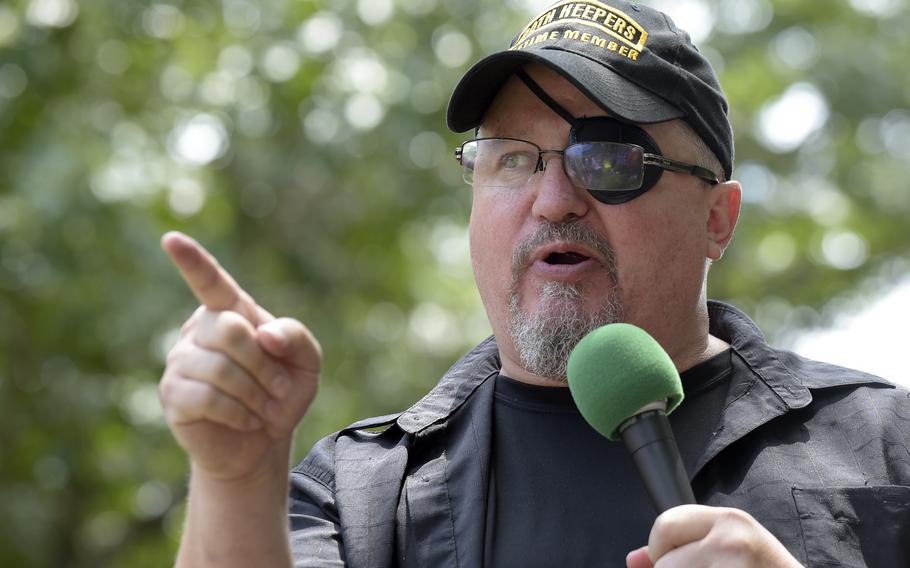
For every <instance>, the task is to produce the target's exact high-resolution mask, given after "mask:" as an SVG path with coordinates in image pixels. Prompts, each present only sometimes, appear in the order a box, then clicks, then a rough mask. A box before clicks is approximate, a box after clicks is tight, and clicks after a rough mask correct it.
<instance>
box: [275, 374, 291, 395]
mask: <svg viewBox="0 0 910 568" xmlns="http://www.w3.org/2000/svg"><path fill="white" fill-rule="evenodd" d="M290 388H291V380H290V379H288V378H287V376H285V375H284V374H278V375H275V378H274V379H272V392H273V393H275V395H277V396H284V395H286V394H287V393H288V390H290Z"/></svg>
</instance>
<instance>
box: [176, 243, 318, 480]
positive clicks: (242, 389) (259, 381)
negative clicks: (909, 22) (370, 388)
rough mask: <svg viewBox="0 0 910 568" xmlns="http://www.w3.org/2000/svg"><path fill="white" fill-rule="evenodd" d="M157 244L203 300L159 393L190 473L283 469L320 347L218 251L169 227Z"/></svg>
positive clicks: (312, 389) (227, 475)
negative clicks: (239, 277)
mask: <svg viewBox="0 0 910 568" xmlns="http://www.w3.org/2000/svg"><path fill="white" fill-rule="evenodd" d="M161 245H162V248H164V250H165V251H166V252H167V254H168V255H169V256H170V258H171V260H172V261H173V262H174V264H175V265H176V266H177V268H178V269H179V270H180V273H181V275H182V276H183V279H184V281H186V283H187V285H188V286H189V288H190V290H192V292H193V294H194V295H195V296H196V298H197V299H198V300H199V302H200V304H202V305H201V306H200V307H199V309H197V310H196V312H195V313H194V314H193V315H192V316H191V317H190V318H189V320H187V322H186V323H185V324H184V325H183V328H182V330H181V334H180V339H179V341H178V342H177V344H176V345H175V346H174V348H173V349H172V350H171V352H170V353H169V354H168V357H167V367H166V368H165V371H164V375H163V376H162V378H161V382H160V385H159V393H160V397H161V402H162V406H163V408H164V413H165V417H166V419H167V422H168V425H169V426H170V428H171V431H172V432H173V434H174V437H175V438H176V439H177V441H178V443H179V444H180V445H181V446H182V447H183V448H184V450H185V451H186V452H187V453H188V454H189V456H190V459H191V461H192V465H193V470H194V474H204V475H205V476H206V477H209V478H213V479H220V480H225V481H229V480H237V479H246V478H253V477H256V476H260V475H263V474H266V473H268V470H271V471H272V472H273V473H274V472H276V471H278V468H280V469H281V470H283V471H284V472H285V474H286V469H287V465H288V464H287V460H288V452H289V451H290V440H291V436H292V434H293V431H294V428H295V427H296V425H297V423H298V422H299V421H300V419H301V418H302V417H303V415H304V413H305V412H306V410H307V408H308V407H309V405H310V403H311V402H312V400H313V398H314V397H315V395H316V388H317V385H318V381H319V369H320V366H321V362H322V352H321V348H320V346H319V343H318V342H317V341H316V339H315V338H314V337H313V335H312V333H310V331H309V330H308V329H307V328H306V327H305V326H304V325H303V324H301V323H300V322H299V321H297V320H293V319H290V318H278V319H276V318H275V317H274V316H272V315H271V314H270V313H268V312H267V311H266V310H265V309H263V308H262V307H260V306H259V305H258V304H257V303H256V302H255V300H253V298H252V297H251V296H250V295H249V294H247V293H246V292H245V291H244V290H243V289H242V288H241V287H240V286H239V285H238V284H237V282H236V281H235V280H234V279H233V278H232V277H231V275H230V274H228V273H227V271H225V270H224V268H222V267H221V266H220V265H219V264H218V261H217V260H215V258H214V257H213V256H212V255H211V254H209V252H208V251H206V250H205V249H204V248H203V247H202V246H200V245H199V244H198V243H197V242H196V241H194V240H193V239H191V238H190V237H188V236H186V235H183V234H181V233H176V232H171V233H167V234H166V235H164V237H163V238H162V239H161Z"/></svg>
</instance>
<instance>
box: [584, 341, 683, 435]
mask: <svg viewBox="0 0 910 568" xmlns="http://www.w3.org/2000/svg"><path fill="white" fill-rule="evenodd" d="M568 376H569V390H570V391H571V392H572V398H573V399H575V405H576V406H577V407H578V410H579V411H581V415H582V416H584V418H585V420H587V421H588V424H590V425H591V427H592V428H594V429H595V430H597V431H598V432H600V433H601V434H602V435H604V436H606V437H607V438H609V439H611V440H614V441H615V440H618V439H619V438H620V434H619V426H620V424H622V423H623V422H625V421H626V419H628V418H630V417H631V416H632V415H633V414H634V413H635V412H636V411H638V410H639V409H641V407H643V406H645V405H646V404H650V403H652V402H655V401H659V400H664V399H666V400H667V410H666V412H667V414H669V413H670V412H672V411H673V410H675V409H676V407H677V406H679V403H680V402H682V399H683V389H682V382H681V381H680V380H679V373H678V372H677V371H676V366H674V365H673V361H672V360H671V359H670V356H669V355H667V352H666V351H664V350H663V348H662V347H661V346H660V344H659V343H657V341H655V339H654V338H653V337H651V336H650V335H649V334H648V332H646V331H645V330H643V329H641V328H639V327H636V326H634V325H630V324H627V323H614V324H610V325H605V326H603V327H600V328H597V329H595V330H594V331H592V332H591V333H589V334H588V335H586V336H585V337H584V339H582V340H581V341H579V342H578V345H576V346H575V349H573V350H572V354H571V355H569V365H568Z"/></svg>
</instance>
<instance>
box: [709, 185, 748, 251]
mask: <svg viewBox="0 0 910 568" xmlns="http://www.w3.org/2000/svg"><path fill="white" fill-rule="evenodd" d="M742 193H743V190H742V186H740V185H739V182H738V181H725V182H723V183H719V184H717V185H715V186H714V187H712V188H711V189H710V191H709V192H708V196H707V203H706V206H707V213H708V220H707V226H706V227H705V228H706V231H705V237H706V238H707V257H708V258H710V259H711V260H720V257H722V256H723V255H724V250H726V248H727V245H729V244H730V241H731V240H732V239H733V229H735V228H736V221H737V220H738V219H739V210H740V207H741V206H742Z"/></svg>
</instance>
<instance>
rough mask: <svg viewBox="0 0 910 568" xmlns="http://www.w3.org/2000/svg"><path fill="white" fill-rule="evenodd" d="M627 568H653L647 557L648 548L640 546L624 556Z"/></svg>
mask: <svg viewBox="0 0 910 568" xmlns="http://www.w3.org/2000/svg"><path fill="white" fill-rule="evenodd" d="M626 567H627V568H654V564H652V563H651V558H649V557H648V547H647V546H642V547H641V548H637V549H635V550H633V551H632V552H630V553H629V554H627V555H626Z"/></svg>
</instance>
